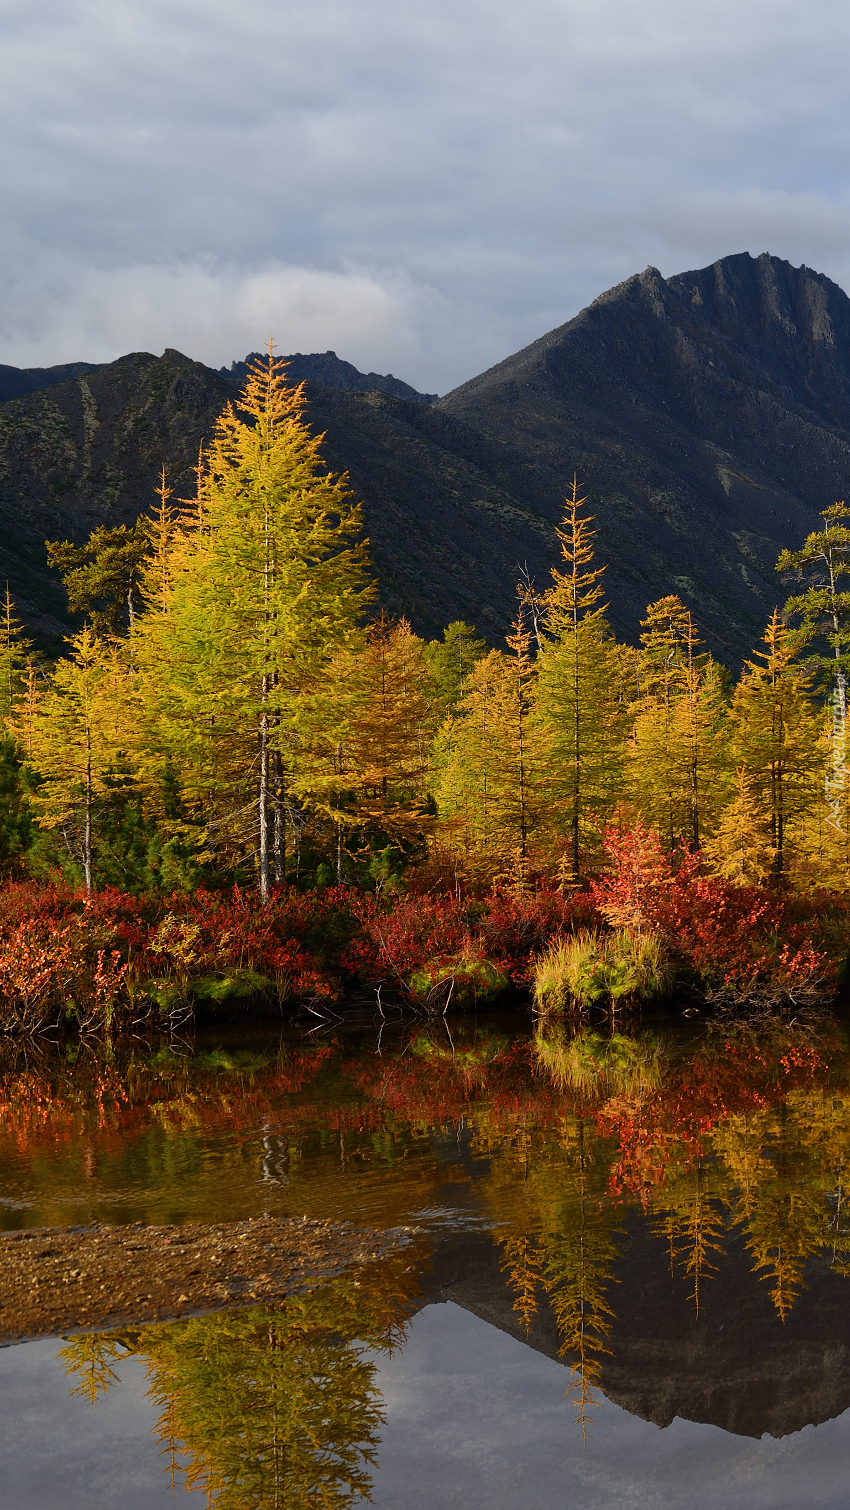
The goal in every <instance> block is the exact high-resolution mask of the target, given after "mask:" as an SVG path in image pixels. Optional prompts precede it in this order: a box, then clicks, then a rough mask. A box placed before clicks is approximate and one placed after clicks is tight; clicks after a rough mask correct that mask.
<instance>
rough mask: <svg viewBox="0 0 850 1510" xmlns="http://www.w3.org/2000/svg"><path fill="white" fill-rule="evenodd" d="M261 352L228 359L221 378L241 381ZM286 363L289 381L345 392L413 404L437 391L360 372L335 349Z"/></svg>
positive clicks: (388, 375)
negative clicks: (237, 359)
mask: <svg viewBox="0 0 850 1510" xmlns="http://www.w3.org/2000/svg"><path fill="white" fill-rule="evenodd" d="M263 355H264V353H263V352H260V351H251V352H249V353H248V355H247V356H246V358H245V360H244V362H231V364H230V366H229V367H219V369H218V370H219V372H220V374H221V376H222V377H224V378H229V379H230V381H231V382H235V383H239V384H240V385H241V384H242V383H244V381H245V379H246V377H247V376H248V363H249V362H250V361H256V360H257V359H262V357H263ZM284 361H285V362H287V363H288V365H289V371H288V374H287V375H288V377H289V380H290V382H292V383H303V382H312V383H324V384H325V387H327V388H341V389H342V391H343V392H344V393H391V394H392V395H393V397H394V398H406V399H410V401H411V403H414V404H433V402H434V400H435V398H436V397H437V394H436V393H418V392H417V391H416V389H415V388H411V386H410V384H409V383H403V382H402V380H401V378H397V377H393V375H392V373H391V372H388V373H380V372H360V371H359V369H358V368H357V367H355V366H354V365H353V363H351V362H345V361H343V359H342V357H338V356H337V354H336V352H335V351H314V352H312V353H310V355H309V356H305V355H304V353H303V352H300V351H295V352H293V353H292V355H291V356H288V357H284Z"/></svg>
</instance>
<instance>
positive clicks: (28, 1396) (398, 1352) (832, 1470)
mask: <svg viewBox="0 0 850 1510" xmlns="http://www.w3.org/2000/svg"><path fill="white" fill-rule="evenodd" d="M849 1162H850V1042H848V1038H847V1035H846V1033H845V1030H844V1028H843V1026H842V1025H841V1024H840V1023H831V1024H825V1025H822V1026H821V1027H820V1028H819V1029H818V1030H817V1032H814V1033H812V1032H803V1031H800V1030H797V1029H783V1030H776V1031H772V1032H763V1033H761V1034H755V1033H750V1032H746V1031H738V1032H736V1033H731V1032H725V1033H719V1032H717V1031H710V1030H707V1029H705V1028H704V1027H702V1026H698V1025H696V1026H695V1025H694V1024H692V1023H684V1024H683V1023H682V1022H681V1020H679V1022H678V1023H677V1022H675V1021H674V1020H671V1021H667V1022H660V1023H657V1024H650V1025H644V1026H643V1027H642V1028H640V1029H639V1030H636V1031H635V1032H634V1033H632V1034H626V1033H623V1034H617V1035H614V1036H613V1037H612V1036H611V1035H610V1034H603V1033H599V1034H595V1033H594V1034H585V1035H583V1036H580V1037H578V1038H570V1037H569V1036H568V1035H566V1034H564V1033H562V1032H558V1031H556V1030H554V1029H551V1030H549V1031H548V1032H546V1033H545V1034H539V1033H538V1034H537V1035H535V1034H534V1032H533V1031H532V1029H531V1026H530V1024H529V1021H528V1018H527V1017H524V1016H517V1017H503V1018H486V1019H485V1018H481V1017H479V1018H477V1019H471V1018H470V1019H460V1020H458V1019H455V1020H452V1021H449V1022H447V1023H443V1022H442V1021H439V1022H437V1023H435V1024H432V1025H430V1026H427V1027H423V1026H422V1024H421V1023H419V1024H414V1025H411V1024H409V1023H408V1024H403V1023H398V1024H396V1025H394V1026H392V1025H389V1024H386V1023H371V1022H369V1023H360V1024H357V1023H349V1024H343V1023H339V1024H336V1025H334V1027H333V1028H327V1029H322V1030H319V1031H314V1032H311V1031H308V1027H307V1026H304V1027H301V1026H298V1025H295V1026H291V1027H288V1028H287V1030H286V1031H285V1033H284V1034H283V1035H282V1036H281V1035H280V1034H277V1033H275V1034H271V1033H268V1032H267V1033H263V1034H255V1035H254V1036H253V1037H252V1038H251V1040H250V1041H249V1042H246V1041H245V1040H244V1039H241V1040H240V1039H239V1038H237V1037H236V1036H235V1035H232V1034H231V1035H230V1036H229V1037H228V1036H227V1035H222V1034H218V1035H216V1036H214V1037H211V1038H210V1037H207V1038H204V1039H202V1038H200V1037H199V1038H198V1039H197V1040H196V1041H195V1042H193V1043H191V1044H189V1043H187V1044H182V1045H181V1044H177V1045H172V1046H170V1047H168V1048H159V1049H155V1048H152V1047H150V1046H147V1047H146V1046H144V1045H141V1044H140V1045H136V1046H135V1048H134V1049H133V1050H132V1051H130V1050H123V1051H122V1050H117V1051H116V1052H115V1054H114V1055H111V1056H107V1055H106V1054H105V1053H104V1052H102V1051H101V1052H95V1051H87V1050H78V1051H77V1052H76V1053H74V1052H73V1051H72V1050H68V1049H66V1050H64V1051H56V1052H55V1053H54V1052H50V1051H44V1052H43V1053H39V1054H36V1055H30V1056H29V1058H28V1059H27V1060H22V1059H18V1060H14V1059H10V1060H9V1061H8V1063H7V1064H6V1065H5V1073H4V1078H3V1082H2V1093H0V1225H2V1226H4V1227H6V1228H7V1229H14V1228H20V1227H38V1226H45V1225H54V1224H56V1225H62V1226H66V1225H71V1224H76V1223H82V1222H88V1221H93V1220H97V1221H108V1222H114V1223H123V1222H133V1221H145V1222H152V1223H160V1222H169V1221H174V1222H180V1221H192V1220H198V1221H217V1220H227V1219H232V1218H244V1217H246V1216H251V1215H257V1214H261V1213H263V1212H268V1213H269V1214H271V1215H282V1216H285V1215H296V1216H300V1215H302V1214H304V1213H307V1214H309V1215H314V1216H321V1217H335V1218H342V1219H345V1220H349V1221H353V1222H354V1223H355V1224H357V1225H360V1224H362V1225H367V1224H369V1225H376V1226H398V1225H410V1226H414V1227H416V1228H417V1229H418V1230H417V1235H416V1238H415V1246H414V1252H413V1256H412V1257H411V1251H410V1250H409V1249H408V1250H406V1251H405V1252H404V1254H403V1255H394V1256H391V1257H390V1258H389V1259H387V1260H384V1261H382V1262H381V1263H379V1264H374V1265H372V1266H370V1268H369V1269H368V1270H366V1271H362V1272H361V1273H360V1274H359V1275H348V1276H344V1277H343V1278H341V1279H337V1280H334V1281H332V1282H329V1283H327V1284H324V1285H319V1286H317V1287H316V1288H315V1289H314V1291H313V1292H312V1293H311V1294H306V1295H302V1296H300V1297H294V1298H292V1299H290V1300H289V1301H287V1302H286V1303H285V1304H280V1305H276V1306H257V1307H254V1308H253V1309H247V1310H239V1311H230V1312H222V1313H219V1314H217V1315H213V1316H205V1317H200V1318H194V1319H191V1320H184V1321H178V1322H170V1323H161V1324H157V1325H154V1326H148V1327H137V1328H125V1329H122V1330H120V1331H115V1332H111V1333H103V1334H100V1335H95V1336H77V1337H72V1338H69V1339H66V1340H65V1341H64V1342H63V1341H62V1340H61V1339H57V1340H56V1341H54V1342H50V1341H41V1342H36V1343H29V1344H24V1345H20V1346H17V1347H9V1348H5V1349H3V1350H1V1351H0V1409H2V1416H3V1422H4V1426H3V1432H2V1448H1V1449H0V1485H2V1490H0V1504H2V1506H3V1510H19V1507H21V1510H22V1507H24V1506H27V1507H30V1506H34V1505H35V1506H39V1507H43V1510H52V1507H54V1506H56V1507H57V1510H58V1507H59V1506H63V1507H64V1506H68V1507H71V1506H75V1505H81V1506H82V1505H86V1506H92V1507H103V1510H107V1507H109V1510H111V1507H113V1506H115V1507H117V1506H118V1505H119V1504H120V1505H121V1506H122V1507H124V1510H129V1507H131V1506H136V1505H138V1506H140V1507H141V1506H145V1507H155V1506H159V1505H160V1504H161V1505H165V1504H166V1503H168V1504H172V1503H173V1502H174V1501H173V1496H176V1497H177V1498H178V1500H180V1501H182V1502H184V1503H189V1502H190V1501H195V1502H197V1503H198V1504H199V1505H201V1504H205V1503H207V1502H208V1500H209V1499H211V1500H212V1502H213V1503H214V1504H216V1505H218V1506H220V1507H223V1510H230V1507H233V1510H236V1507H243V1506H265V1505H269V1506H286V1507H292V1510H300V1507H302V1506H304V1507H307V1506H314V1505H315V1506H328V1507H330V1506H332V1507H344V1506H349V1505H351V1506H354V1505H357V1504H358V1503H363V1502H364V1500H366V1499H368V1498H369V1497H371V1501H372V1502H373V1503H374V1504H375V1505H377V1506H385V1507H388V1510H389V1507H395V1506H398V1507H401V1506H402V1505H403V1506H409V1507H413V1510H416V1507H419V1506H422V1507H423V1510H424V1507H442V1506H454V1505H458V1506H459V1505H461V1504H462V1505H464V1506H465V1507H469V1506H477V1505H481V1506H485V1505H486V1506H487V1507H489V1510H502V1507H504V1510H514V1507H520V1506H523V1507H525V1506H530V1507H534V1510H550V1507H551V1510H567V1507H570V1510H609V1507H611V1510H614V1507H622V1506H629V1507H630V1506H635V1507H653V1510H654V1507H658V1510H662V1507H663V1510H667V1507H670V1510H672V1507H679V1506H682V1507H684V1506H688V1507H703V1506H704V1507H706V1510H709V1507H721V1506H722V1507H729V1510H737V1507H738V1506H740V1507H742V1510H743V1507H744V1506H747V1507H749V1506H757V1507H762V1506H763V1507H765V1510H769V1507H774V1506H776V1507H779V1506H783V1507H784V1506H788V1507H803V1506H824V1507H827V1506H836V1507H837V1506H842V1507H843V1506H846V1505H847V1503H848V1500H849V1499H850V1491H848V1489H847V1483H848V1468H850V1305H848V1302H850V1224H848V1221H847V1212H846V1205H845V1203H846V1193H847V1185H848V1163H849ZM845 1412H846V1414H845Z"/></svg>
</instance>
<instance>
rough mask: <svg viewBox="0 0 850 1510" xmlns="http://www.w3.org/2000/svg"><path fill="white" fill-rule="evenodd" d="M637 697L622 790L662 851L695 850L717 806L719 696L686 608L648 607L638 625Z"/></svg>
mask: <svg viewBox="0 0 850 1510" xmlns="http://www.w3.org/2000/svg"><path fill="white" fill-rule="evenodd" d="M642 629H643V633H642V635H641V645H642V655H641V665H640V678H641V684H642V685H641V693H642V695H641V697H640V700H639V702H638V703H637V704H636V705H635V711H634V726H633V731H632V737H631V741H630V745H629V751H628V765H629V772H628V777H629V787H630V791H631V795H632V796H633V799H634V801H635V802H636V805H637V807H638V809H639V811H640V813H641V816H642V817H643V818H644V820H645V821H646V822H647V823H649V824H650V825H651V826H652V827H653V828H656V829H657V830H658V832H659V834H660V835H662V837H663V839H664V841H665V843H666V845H667V847H668V849H670V850H672V849H674V848H675V846H676V845H677V844H678V843H679V842H680V841H681V840H684V841H685V843H686V844H687V845H688V846H689V848H691V849H694V850H696V849H698V848H699V846H700V843H701V841H702V837H703V835H702V829H703V826H704V823H705V819H706V817H707V816H708V815H709V814H712V815H713V814H714V812H715V811H716V808H717V806H718V803H719V791H720V787H721V784H722V767H723V755H722V742H721V738H720V731H721V727H722V720H723V715H724V711H725V710H724V698H723V688H722V680H721V676H720V671H719V668H718V667H717V665H716V663H715V662H714V661H713V660H712V659H711V657H710V656H707V655H705V654H704V653H701V646H700V641H699V637H698V635H697V632H696V629H695V627H694V622H693V618H692V616H691V613H690V610H689V609H687V608H686V607H685V605H684V604H683V603H682V602H681V600H680V599H679V598H677V597H675V596H672V595H670V596H668V597H665V598H660V599H659V600H658V602H656V603H651V604H650V606H649V608H648V609H647V616H646V618H645V619H644V620H643V624H642Z"/></svg>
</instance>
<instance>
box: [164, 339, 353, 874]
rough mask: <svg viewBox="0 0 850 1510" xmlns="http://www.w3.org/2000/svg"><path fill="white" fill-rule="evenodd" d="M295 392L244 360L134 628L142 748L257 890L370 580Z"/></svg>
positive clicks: (270, 369) (276, 364)
mask: <svg viewBox="0 0 850 1510" xmlns="http://www.w3.org/2000/svg"><path fill="white" fill-rule="evenodd" d="M304 407H305V401H304V393H303V385H302V387H300V388H293V387H290V386H289V385H288V383H287V381H286V364H285V363H283V362H281V361H279V360H277V359H275V358H273V357H272V356H271V355H270V356H269V358H268V359H267V360H262V361H255V362H253V363H252V364H251V366H250V370H249V376H248V380H247V383H246V387H245V391H244V393H243V395H242V396H241V398H240V400H239V402H238V404H236V405H233V404H229V405H228V407H227V409H226V410H225V412H224V414H223V415H222V416H221V417H220V419H219V420H218V422H217V424H216V428H215V432H214V434H213V438H212V441H211V444H210V447H209V450H208V452H207V453H206V456H205V458H204V459H203V462H202V465H201V466H200V469H199V498H198V504H197V507H196V510H195V514H194V518H193V519H191V520H189V521H187V522H186V523H184V524H183V526H182V527H181V528H180V529H179V530H178V531H177V538H176V542H175V546H174V551H173V555H172V556H171V558H170V560H171V563H172V565H171V570H170V577H169V580H170V589H169V590H170V602H169V604H168V611H167V613H153V614H152V613H151V612H150V610H149V611H148V613H147V614H146V616H145V618H146V622H145V623H144V624H143V625H141V626H140V630H139V640H140V642H142V641H144V642H145V643H144V645H142V643H140V646H139V657H140V666H143V667H144V670H145V672H146V676H145V685H144V688H143V690H142V696H143V697H144V699H145V701H146V704H147V707H148V710H149V711H148V714H147V717H146V732H147V737H148V738H149V740H150V743H151V748H152V751H153V752H154V754H155V756H156V758H157V759H158V760H159V761H160V762H163V761H169V762H170V763H171V764H173V766H174V768H175V769H176V770H177V771H178V773H179V775H180V779H181V781H182V783H183V786H184V790H185V791H186V793H187V796H188V798H189V800H190V801H191V802H193V803H194V805H195V809H196V811H199V812H203V813H204V814H205V817H206V828H207V842H208V845H209V848H210V850H212V851H214V852H215V851H218V852H226V853H230V854H231V855H232V856H234V857H235V858H236V859H238V860H242V859H244V858H245V857H246V856H247V857H251V858H253V860H254V862H255V864H256V869H257V875H258V880H259V886H260V893H261V896H262V898H263V900H267V899H268V896H269V890H270V885H271V878H272V866H273V856H274V844H275V832H276V818H277V817H278V814H279V803H280V802H281V801H282V798H281V797H280V794H279V792H278V791H277V790H276V788H280V787H282V786H285V785H286V784H287V783H288V782H289V781H290V780H291V778H292V776H293V774H294V770H293V761H294V760H295V758H296V756H297V748H298V742H297V734H298V726H299V719H300V715H301V712H302V709H303V708H304V706H305V703H306V701H307V700H308V699H309V698H310V697H311V696H312V695H313V694H314V693H315V691H316V689H317V688H318V687H320V686H321V683H322V679H323V677H324V676H325V674H326V672H327V668H328V666H329V665H330V662H331V660H332V658H333V656H334V655H335V654H336V653H337V652H338V651H339V649H340V647H341V645H343V644H344V643H345V642H346V641H347V640H349V639H350V638H351V637H352V636H353V635H354V634H355V633H356V630H357V625H358V622H359V619H360V618H361V616H362V613H363V610H364V608H365V606H366V605H367V603H368V601H369V598H370V595H371V587H370V584H369V582H368V579H367V575H366V566H367V558H366V554H365V546H364V544H363V542H362V539H361V531H362V519H361V511H360V508H359V506H358V505H355V504H353V503H352V494H351V492H350V490H349V488H348V486H347V482H346V479H345V478H340V477H335V476H333V475H332V474H330V473H328V472H327V471H326V469H325V468H324V466H323V465H322V462H321V457H320V448H321V442H322V439H323V437H322V436H314V435H313V434H311V432H310V430H309V428H308V425H307V423H306V421H305V419H304ZM166 556H167V553H166Z"/></svg>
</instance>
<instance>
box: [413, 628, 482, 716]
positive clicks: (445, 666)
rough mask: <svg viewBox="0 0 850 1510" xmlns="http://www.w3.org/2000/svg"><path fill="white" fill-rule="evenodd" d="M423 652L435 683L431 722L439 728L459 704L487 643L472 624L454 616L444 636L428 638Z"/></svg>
mask: <svg viewBox="0 0 850 1510" xmlns="http://www.w3.org/2000/svg"><path fill="white" fill-rule="evenodd" d="M422 653H423V655H424V658H425V665H426V666H427V668H428V672H429V675H430V678H431V683H432V690H431V709H432V714H431V716H432V722H433V725H434V728H435V729H438V728H439V727H440V724H441V723H442V722H443V720H444V719H445V718H448V716H449V714H450V713H454V711H455V709H456V708H457V705H458V702H459V701H460V699H461V697H462V696H463V692H464V688H465V687H466V683H467V681H468V679H469V676H470V673H471V672H472V671H473V669H474V667H475V666H476V665H477V664H478V662H479V661H480V660H481V659H482V658H483V657H484V656H485V655H486V654H487V644H486V641H484V640H482V639H480V638H479V636H478V635H477V634H476V632H475V629H474V627H473V626H472V625H471V624H465V623H464V622H463V620H462V619H455V621H454V622H453V623H452V624H448V625H447V626H446V628H445V629H444V630H443V638H442V640H429V641H428V642H427V643H426V644H425V645H424V646H423V651H422Z"/></svg>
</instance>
